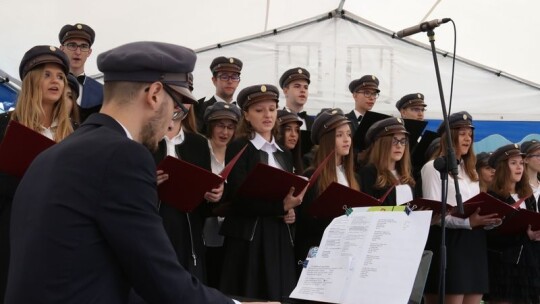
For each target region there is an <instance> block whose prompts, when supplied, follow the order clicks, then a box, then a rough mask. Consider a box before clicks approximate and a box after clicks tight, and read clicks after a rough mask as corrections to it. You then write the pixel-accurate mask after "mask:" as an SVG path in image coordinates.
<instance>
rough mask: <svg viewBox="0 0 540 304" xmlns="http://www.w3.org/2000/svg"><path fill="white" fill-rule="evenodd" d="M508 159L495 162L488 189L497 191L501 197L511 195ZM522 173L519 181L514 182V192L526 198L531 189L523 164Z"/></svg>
mask: <svg viewBox="0 0 540 304" xmlns="http://www.w3.org/2000/svg"><path fill="white" fill-rule="evenodd" d="M508 160H509V159H505V160H503V161H500V162H498V163H497V168H495V176H494V177H493V182H492V183H491V185H490V187H489V190H491V191H493V192H495V193H497V195H499V196H501V197H505V198H506V197H509V196H510V195H511V193H510V189H511V181H510V179H509V178H508V177H509V176H510V166H509V164H508ZM523 169H524V170H523V175H522V176H521V179H520V180H519V182H517V183H516V193H517V195H518V197H519V198H527V197H529V196H531V194H532V189H531V185H529V176H528V174H527V170H525V166H523Z"/></svg>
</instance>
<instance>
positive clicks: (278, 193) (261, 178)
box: [236, 163, 309, 201]
mask: <svg viewBox="0 0 540 304" xmlns="http://www.w3.org/2000/svg"><path fill="white" fill-rule="evenodd" d="M308 183H309V181H308V179H307V178H305V177H302V176H298V175H295V174H293V173H289V172H287V171H284V170H281V169H278V168H274V167H271V166H268V165H266V164H263V163H258V164H257V166H255V169H253V170H252V171H251V172H250V173H249V174H248V176H247V177H246V180H245V181H244V183H243V184H242V185H241V186H240V187H239V188H238V192H237V193H236V194H237V195H238V196H239V197H242V198H250V199H264V200H273V201H275V200H282V199H284V198H285V196H287V194H288V193H289V190H290V189H291V187H294V189H295V190H294V195H295V196H296V195H298V194H299V193H300V192H302V190H304V188H305V187H306V186H307V185H308Z"/></svg>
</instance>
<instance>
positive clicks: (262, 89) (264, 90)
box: [261, 85, 266, 93]
mask: <svg viewBox="0 0 540 304" xmlns="http://www.w3.org/2000/svg"><path fill="white" fill-rule="evenodd" d="M261 92H263V93H264V92H266V86H265V85H262V86H261Z"/></svg>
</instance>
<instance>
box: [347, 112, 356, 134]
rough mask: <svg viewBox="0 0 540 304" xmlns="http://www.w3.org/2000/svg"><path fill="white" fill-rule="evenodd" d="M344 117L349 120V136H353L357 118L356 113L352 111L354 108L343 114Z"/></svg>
mask: <svg viewBox="0 0 540 304" xmlns="http://www.w3.org/2000/svg"><path fill="white" fill-rule="evenodd" d="M345 117H347V119H348V120H350V121H351V126H352V128H351V136H353V137H354V133H355V132H356V129H358V118H356V113H354V110H352V111H350V112H349V113H347V114H345Z"/></svg>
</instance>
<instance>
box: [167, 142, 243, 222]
mask: <svg viewBox="0 0 540 304" xmlns="http://www.w3.org/2000/svg"><path fill="white" fill-rule="evenodd" d="M246 146H247V145H246ZM246 146H244V148H242V150H240V152H238V154H236V156H235V157H234V158H233V159H231V161H230V162H229V163H228V164H227V165H226V166H225V168H223V170H222V171H221V173H220V174H219V175H218V174H214V173H212V172H210V171H208V170H206V169H204V168H201V167H198V166H195V165H193V164H190V163H188V162H186V161H183V160H180V159H177V158H175V157H171V156H167V157H165V159H163V160H162V161H161V162H160V163H159V165H158V166H157V168H158V170H163V171H164V172H165V173H167V174H169V178H168V179H167V180H166V181H165V182H163V183H162V184H160V185H159V186H158V195H159V199H160V200H161V201H163V202H164V203H167V204H169V205H171V206H172V207H174V208H176V209H178V210H180V211H182V212H191V211H193V210H194V209H195V208H196V207H197V206H198V205H199V204H200V203H202V202H203V201H204V194H205V193H206V192H208V191H210V190H212V189H214V188H217V187H218V186H219V185H220V184H221V183H223V182H224V181H225V180H226V179H227V177H228V176H229V173H230V172H231V169H232V167H234V165H235V164H236V161H237V160H238V158H240V155H242V153H243V152H244V150H245V149H246Z"/></svg>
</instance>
